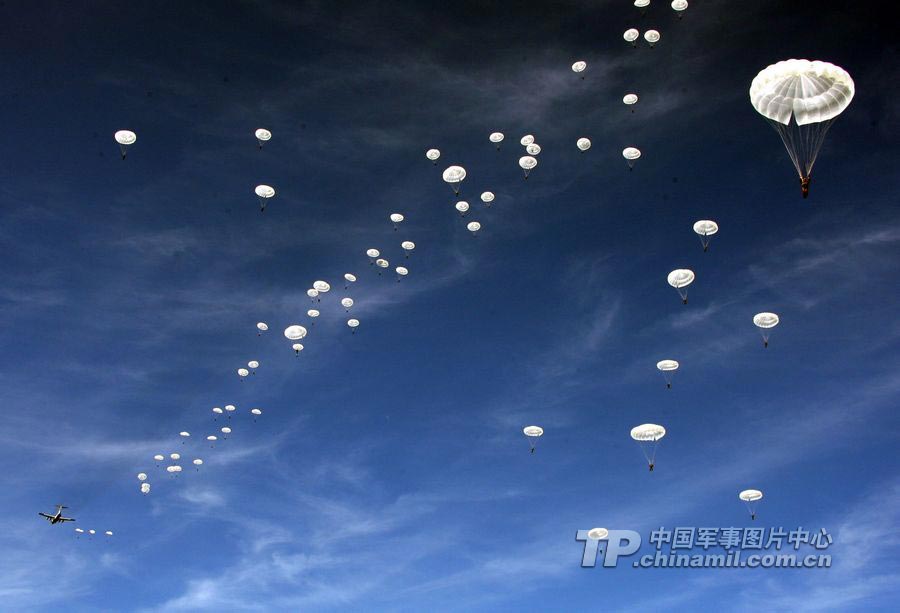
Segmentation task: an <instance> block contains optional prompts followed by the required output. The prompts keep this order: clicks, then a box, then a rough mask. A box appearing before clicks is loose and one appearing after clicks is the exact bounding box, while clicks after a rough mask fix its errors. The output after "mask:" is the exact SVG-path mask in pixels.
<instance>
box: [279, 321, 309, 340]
mask: <svg viewBox="0 0 900 613" xmlns="http://www.w3.org/2000/svg"><path fill="white" fill-rule="evenodd" d="M284 336H285V338H287V339H288V340H291V341H299V340H300V339H301V338H303V337H305V336H306V328H304V327H303V326H298V325H297V324H294V325H292V326H288V327H287V328H285V329H284Z"/></svg>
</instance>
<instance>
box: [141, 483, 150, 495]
mask: <svg viewBox="0 0 900 613" xmlns="http://www.w3.org/2000/svg"><path fill="white" fill-rule="evenodd" d="M149 493H150V484H149V483H141V494H149Z"/></svg>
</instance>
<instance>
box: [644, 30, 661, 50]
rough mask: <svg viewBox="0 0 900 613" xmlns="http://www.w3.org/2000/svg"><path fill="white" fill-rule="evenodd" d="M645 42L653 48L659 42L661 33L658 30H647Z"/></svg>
mask: <svg viewBox="0 0 900 613" xmlns="http://www.w3.org/2000/svg"><path fill="white" fill-rule="evenodd" d="M644 40H645V41H647V42H648V43H650V46H651V47H652V46H653V45H655V44H656V43H658V42H659V32H657V31H656V30H647V31H646V32H644Z"/></svg>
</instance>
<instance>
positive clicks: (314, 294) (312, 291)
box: [306, 288, 319, 298]
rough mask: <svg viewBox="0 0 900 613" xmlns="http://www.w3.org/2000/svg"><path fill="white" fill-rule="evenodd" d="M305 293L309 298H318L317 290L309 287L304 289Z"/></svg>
mask: <svg viewBox="0 0 900 613" xmlns="http://www.w3.org/2000/svg"><path fill="white" fill-rule="evenodd" d="M306 295H307V296H309V297H310V298H318V296H319V290H317V289H312V288H310V289H308V290H306Z"/></svg>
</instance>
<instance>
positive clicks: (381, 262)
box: [375, 258, 391, 275]
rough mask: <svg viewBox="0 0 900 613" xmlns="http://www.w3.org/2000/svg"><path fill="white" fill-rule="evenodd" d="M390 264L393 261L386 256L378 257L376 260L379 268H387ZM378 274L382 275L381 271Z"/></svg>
mask: <svg viewBox="0 0 900 613" xmlns="http://www.w3.org/2000/svg"><path fill="white" fill-rule="evenodd" d="M390 265H391V263H390V262H388V261H387V260H386V259H384V258H378V259H377V260H375V266H377V267H378V268H387V267H388V266H390ZM378 274H379V275H380V274H381V273H380V272H379V273H378Z"/></svg>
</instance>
